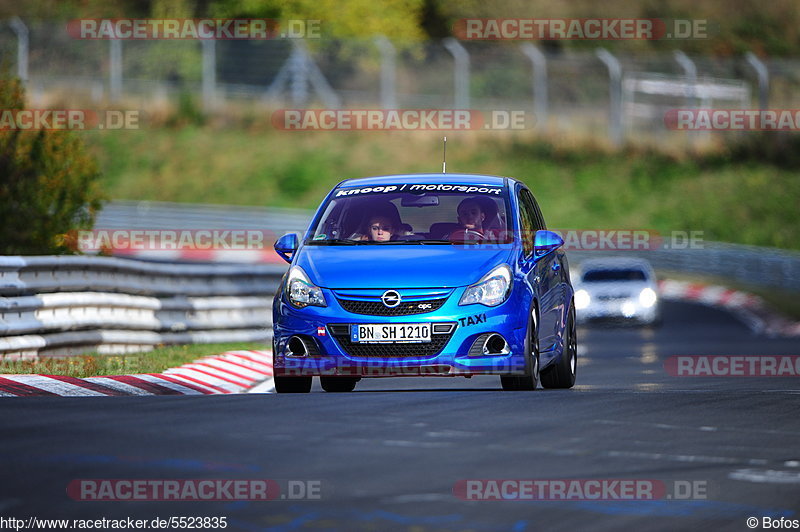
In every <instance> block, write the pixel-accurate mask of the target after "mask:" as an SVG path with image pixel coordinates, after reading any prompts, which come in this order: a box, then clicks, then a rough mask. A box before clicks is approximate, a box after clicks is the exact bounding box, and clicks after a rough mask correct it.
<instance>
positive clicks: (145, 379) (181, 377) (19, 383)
mask: <svg viewBox="0 0 800 532" xmlns="http://www.w3.org/2000/svg"><path fill="white" fill-rule="evenodd" d="M254 387H257V391H258V392H261V393H271V392H274V390H275V387H274V384H272V352H271V351H229V352H227V353H223V354H221V355H215V356H210V357H205V358H201V359H199V360H195V361H194V362H191V363H189V364H184V365H183V366H180V367H177V368H170V369H168V370H166V371H165V372H164V373H144V374H138V375H110V376H106V377H88V378H85V379H80V378H77V377H65V376H59V375H0V397H3V396H5V397H21V396H37V395H38V396H64V397H86V396H95V397H99V396H131V395H211V394H220V393H243V392H246V391H251V390H252V391H256V389H255V388H254Z"/></svg>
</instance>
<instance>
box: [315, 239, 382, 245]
mask: <svg viewBox="0 0 800 532" xmlns="http://www.w3.org/2000/svg"><path fill="white" fill-rule="evenodd" d="M368 243H369V242H367V241H366V240H349V239H346V238H328V239H326V240H309V241H307V242H306V245H308V246H358V245H361V244H368Z"/></svg>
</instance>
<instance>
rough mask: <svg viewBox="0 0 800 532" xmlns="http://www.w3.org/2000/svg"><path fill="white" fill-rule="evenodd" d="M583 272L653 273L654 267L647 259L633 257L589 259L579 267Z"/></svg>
mask: <svg viewBox="0 0 800 532" xmlns="http://www.w3.org/2000/svg"><path fill="white" fill-rule="evenodd" d="M579 267H580V269H581V271H583V272H586V271H588V270H627V269H638V270H646V271H651V270H652V269H653V267H652V266H651V265H650V262H648V261H647V260H645V259H638V258H632V257H605V258H599V259H587V260H584V261H583V262H581V263H580V265H579Z"/></svg>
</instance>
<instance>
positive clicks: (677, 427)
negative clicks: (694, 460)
mask: <svg viewBox="0 0 800 532" xmlns="http://www.w3.org/2000/svg"><path fill="white" fill-rule="evenodd" d="M593 423H599V424H601V425H635V426H639V427H653V428H658V429H670V430H698V431H702V432H713V431H723V432H725V431H726V432H748V433H751V434H777V435H781V436H800V432H797V431H789V430H778V429H751V428H728V427H708V426H701V427H690V426H688V425H671V424H668V423H641V422H637V421H620V420H616V419H595V420H594V421H593Z"/></svg>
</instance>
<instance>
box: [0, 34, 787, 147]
mask: <svg viewBox="0 0 800 532" xmlns="http://www.w3.org/2000/svg"><path fill="white" fill-rule="evenodd" d="M0 54H1V55H2V56H3V58H4V59H5V60H6V61H7V63H9V64H12V65H13V64H16V66H17V71H18V73H19V75H20V77H22V78H23V79H25V80H26V81H27V83H28V86H29V90H30V94H31V97H32V99H33V101H34V102H45V101H47V99H48V98H47V96H50V97H53V96H59V95H65V94H68V95H72V96H75V95H80V96H81V97H82V98H83V99H84V100H86V99H88V100H89V101H92V102H95V103H96V104H97V105H106V104H109V103H112V104H113V103H115V102H119V101H121V100H122V99H124V101H125V102H126V105H129V104H131V103H133V104H136V105H139V106H140V108H141V109H145V110H146V109H149V108H153V107H156V106H158V105H159V103H167V102H169V101H171V100H172V101H174V99H175V98H176V97H177V95H178V94H191V95H193V96H194V98H195V99H196V100H197V101H199V102H202V104H203V106H204V107H205V108H206V110H209V111H213V110H215V109H219V108H220V107H222V106H224V105H225V104H227V103H231V102H236V101H241V100H244V101H247V102H249V103H254V102H255V103H262V104H264V105H265V106H272V107H275V106H278V107H281V106H290V107H294V108H303V107H310V106H326V107H356V108H367V107H368V108H453V107H455V108H474V109H519V110H528V111H531V112H534V113H535V114H536V117H537V123H538V127H541V128H544V129H557V130H561V129H579V130H583V131H588V132H592V133H596V134H598V135H603V136H609V137H610V138H611V139H612V140H614V141H615V142H621V141H622V140H623V139H624V138H625V137H626V136H627V137H628V138H635V137H636V136H640V135H641V134H642V133H643V132H652V131H653V128H654V127H655V128H656V132H657V133H663V132H665V131H666V129H665V126H664V124H663V119H660V117H658V119H655V120H649V121H644V122H643V121H641V120H640V119H639V118H640V116H639V114H637V113H641V108H640V107H637V106H636V105H633V106H631V105H626V103H627V102H626V100H625V94H624V92H625V91H624V90H623V87H624V86H625V83H626V81H627V80H639V81H641V80H647V79H650V78H653V77H655V78H656V79H660V80H666V81H667V82H670V83H675V84H683V85H685V86H686V87H687V89H686V90H685V97H684V98H679V99H678V102H677V104H678V105H680V106H681V107H695V106H697V105H698V104H700V103H702V98H697V97H696V96H697V94H698V93H699V92H700V91H701V90H703V89H702V87H706V90H707V89H708V87H714V86H724V85H726V84H730V83H734V84H744V85H745V86H746V89H747V94H746V97H745V99H746V100H747V102H746V103H747V104H749V105H750V106H752V107H754V108H758V107H760V108H766V107H767V106H768V105H771V106H772V107H783V108H796V107H800V105H798V104H800V101H799V100H798V99H799V98H800V96H798V95H800V91H798V90H797V89H798V85H800V61H798V60H792V59H788V60H787V59H776V60H769V61H762V60H760V59H758V58H757V57H756V56H754V55H752V54H748V55H746V56H742V57H729V58H716V57H706V56H694V57H689V56H687V55H686V54H683V53H681V52H676V53H675V54H664V53H661V54H653V53H642V52H640V53H635V54H622V53H619V54H616V55H612V54H610V53H609V52H607V51H605V50H602V49H601V48H597V49H596V50H593V51H592V50H586V51H580V50H579V51H568V50H562V51H551V50H544V49H540V48H538V47H537V46H536V45H534V44H532V43H530V42H526V43H523V44H518V43H514V42H502V43H498V42H475V41H470V42H461V41H457V40H455V39H445V40H443V41H430V42H424V43H418V44H415V45H407V46H402V47H401V46H398V45H396V44H393V43H392V42H390V41H389V40H388V39H386V38H385V37H381V36H376V37H375V38H372V39H362V40H354V39H353V40H346V41H343V40H330V39H320V40H311V41H303V40H271V41H270V40H266V41H235V40H231V41H181V40H178V41H157V40H141V41H136V40H127V41H121V40H78V39H74V38H72V37H71V36H70V35H69V34H68V32H67V30H66V24H65V23H63V24H54V23H48V22H34V21H28V22H23V21H21V20H19V19H14V20H12V21H7V23H6V24H0ZM723 93H724V91H723ZM668 96H669V97H670V98H672V96H670V95H668ZM708 96H709V98H708V99H707V101H709V102H712V103H714V104H719V105H721V106H724V105H725V104H726V102H725V101H724V100H725V98H721V97H718V96H717V95H715V94H713V93H712V94H708ZM720 96H721V95H720ZM715 100H722V101H715ZM733 101H734V102H736V103H737V104H741V101H742V97H741V95H737V96H736V98H734V100H733ZM670 102H672V100H670ZM637 117H638V118H637Z"/></svg>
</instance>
